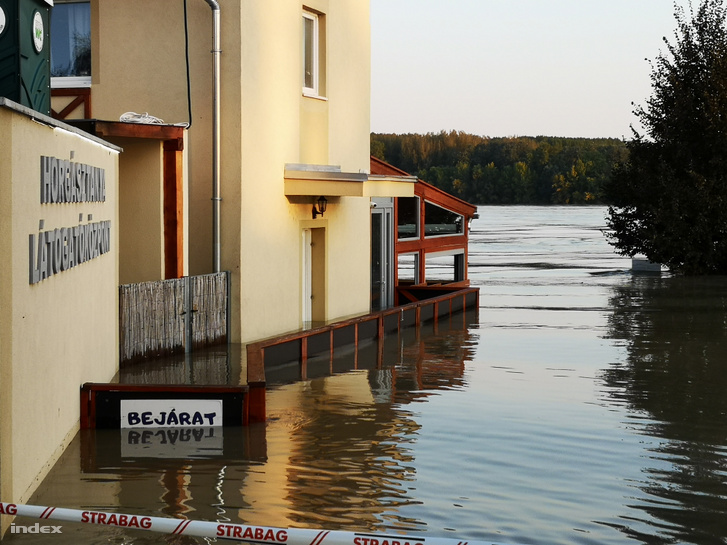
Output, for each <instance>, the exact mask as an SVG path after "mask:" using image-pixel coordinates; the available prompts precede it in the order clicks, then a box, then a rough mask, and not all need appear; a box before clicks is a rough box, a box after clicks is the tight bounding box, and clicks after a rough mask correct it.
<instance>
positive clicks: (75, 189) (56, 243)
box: [28, 157, 111, 284]
mask: <svg viewBox="0 0 727 545" xmlns="http://www.w3.org/2000/svg"><path fill="white" fill-rule="evenodd" d="M105 201H106V172H105V170H104V169H102V168H98V167H94V166H91V165H85V164H82V163H74V162H72V161H66V160H63V159H57V158H55V157H41V158H40V203H41V204H68V203H97V202H105ZM86 220H87V221H88V223H86V224H84V223H83V214H79V216H78V225H74V226H71V227H60V228H54V229H49V230H44V227H45V221H44V220H40V222H39V224H38V231H39V232H38V234H37V235H36V234H31V235H29V254H28V269H29V282H30V284H37V283H38V282H41V281H42V280H45V279H46V278H49V277H51V276H53V275H54V274H58V273H60V272H63V271H66V270H68V269H71V268H73V267H76V266H78V265H80V264H82V263H85V262H86V261H89V260H91V259H95V258H97V257H99V256H101V255H103V254H105V253H107V252H109V251H110V249H111V222H110V221H98V222H93V221H92V220H93V215H92V214H88V216H87V217H86Z"/></svg>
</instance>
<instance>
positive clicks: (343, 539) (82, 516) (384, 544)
mask: <svg viewBox="0 0 727 545" xmlns="http://www.w3.org/2000/svg"><path fill="white" fill-rule="evenodd" d="M0 515H17V516H22V517H31V518H37V519H43V520H63V521H67V522H80V523H83V524H98V525H102V526H116V527H119V528H135V529H139V530H149V531H151V532H160V533H164V534H173V535H187V536H195V537H208V538H217V539H229V540H235V541H246V542H250V543H255V544H257V545H497V544H495V543H492V542H482V541H462V540H457V539H452V538H440V537H414V536H405V535H389V534H374V533H364V532H344V531H336V530H313V529H304V528H274V527H270V526H247V525H245V524H230V523H225V522H209V521H203V520H189V519H171V518H162V517H148V516H145V515H126V514H121V513H104V512H100V511H81V510H79V509H66V508H63V507H45V506H41V505H22V504H15V503H3V502H0Z"/></svg>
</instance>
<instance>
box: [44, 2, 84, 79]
mask: <svg viewBox="0 0 727 545" xmlns="http://www.w3.org/2000/svg"><path fill="white" fill-rule="evenodd" d="M50 25H51V32H50V36H51V53H50V62H51V78H52V79H51V85H52V87H90V86H91V4H90V2H88V1H86V2H64V1H62V0H56V2H55V5H54V7H53V9H51V14H50Z"/></svg>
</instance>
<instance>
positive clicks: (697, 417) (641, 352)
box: [603, 277, 727, 543]
mask: <svg viewBox="0 0 727 545" xmlns="http://www.w3.org/2000/svg"><path fill="white" fill-rule="evenodd" d="M611 307H612V309H613V314H612V316H611V317H610V319H609V326H610V327H609V335H610V336H611V337H612V338H614V339H619V340H622V341H623V342H624V343H625V348H626V350H627V357H626V361H625V362H624V363H623V364H616V365H614V366H613V367H611V368H610V369H608V370H606V371H605V372H604V373H603V378H604V380H605V382H606V385H607V386H608V387H609V396H610V397H611V398H613V399H617V400H618V401H620V402H623V403H625V404H626V405H627V406H628V407H629V408H630V409H631V410H632V411H633V412H635V413H641V414H644V415H646V416H647V417H648V418H649V419H650V420H651V422H650V423H648V424H647V425H645V426H644V429H643V432H644V433H646V434H649V435H652V436H654V437H657V438H659V439H660V440H661V441H660V442H659V443H658V445H657V446H656V447H654V448H653V450H652V454H651V456H650V457H649V459H650V460H651V464H653V465H654V466H655V467H647V468H645V469H644V473H645V481H644V482H642V483H640V485H639V486H640V488H641V490H642V491H643V492H645V493H646V494H647V498H646V499H645V500H644V501H645V503H644V504H642V505H640V506H639V507H640V508H641V509H643V510H644V511H645V512H647V513H648V514H649V515H651V517H652V518H653V519H656V520H660V521H664V522H666V523H667V524H666V525H662V523H659V526H660V527H661V528H662V531H663V532H664V534H666V535H668V536H669V537H668V540H672V539H676V540H679V541H689V542H696V543H724V538H725V536H727V482H725V474H726V473H727V457H726V456H725V454H726V453H727V418H725V417H726V416H727V395H725V392H727V328H726V327H725V326H726V325H727V278H684V277H673V278H661V277H635V278H634V280H633V282H632V283H631V284H629V285H623V286H619V287H617V288H616V289H615V292H614V295H613V297H612V298H611ZM624 531H625V532H626V533H631V531H629V530H627V529H624ZM647 541H649V540H647ZM650 541H654V540H653V538H651V539H650Z"/></svg>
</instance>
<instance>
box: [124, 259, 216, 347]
mask: <svg viewBox="0 0 727 545" xmlns="http://www.w3.org/2000/svg"><path fill="white" fill-rule="evenodd" d="M228 286H229V274H228V273H227V272H221V273H214V274H205V275H199V276H187V277H183V278H175V279H172V280H160V281H157V282H141V283H137V284H124V285H122V286H119V345H120V354H119V357H120V361H121V362H128V361H134V360H138V359H145V358H150V357H158V356H164V355H168V354H174V353H176V352H183V351H191V350H192V349H193V348H200V347H203V346H210V345H213V344H219V343H223V342H226V341H227V334H228V314H229V313H228V292H229V289H228Z"/></svg>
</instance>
